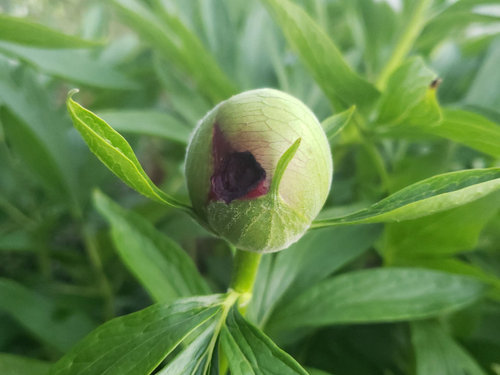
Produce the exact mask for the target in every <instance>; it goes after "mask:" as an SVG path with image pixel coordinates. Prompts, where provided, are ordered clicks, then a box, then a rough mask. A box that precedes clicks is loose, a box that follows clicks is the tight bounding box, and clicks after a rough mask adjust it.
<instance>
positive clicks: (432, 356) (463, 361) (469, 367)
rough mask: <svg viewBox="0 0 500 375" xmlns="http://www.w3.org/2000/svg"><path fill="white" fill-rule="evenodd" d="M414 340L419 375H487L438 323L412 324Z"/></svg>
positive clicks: (417, 374)
mask: <svg viewBox="0 0 500 375" xmlns="http://www.w3.org/2000/svg"><path fill="white" fill-rule="evenodd" d="M411 339H412V344H413V349H414V350H415V358H416V375H434V374H436V375H438V374H439V375H458V374H464V375H465V374H467V375H486V372H484V371H483V370H482V369H481V368H480V367H479V365H478V364H477V363H476V361H475V360H474V359H473V358H472V357H471V356H470V355H469V354H468V353H467V352H466V351H465V350H464V349H462V348H461V347H460V345H458V344H457V343H456V342H455V340H453V338H452V337H451V336H449V335H448V334H447V333H446V332H445V331H444V330H443V328H441V327H440V326H439V323H437V322H433V321H421V322H412V324H411Z"/></svg>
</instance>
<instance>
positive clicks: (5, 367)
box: [0, 353, 50, 375]
mask: <svg viewBox="0 0 500 375" xmlns="http://www.w3.org/2000/svg"><path fill="white" fill-rule="evenodd" d="M49 368H50V364H49V363H48V362H43V361H39V360H36V359H33V358H28V357H21V356H19V355H13V354H7V353H0V374H5V375H46V374H47V373H48V372H49Z"/></svg>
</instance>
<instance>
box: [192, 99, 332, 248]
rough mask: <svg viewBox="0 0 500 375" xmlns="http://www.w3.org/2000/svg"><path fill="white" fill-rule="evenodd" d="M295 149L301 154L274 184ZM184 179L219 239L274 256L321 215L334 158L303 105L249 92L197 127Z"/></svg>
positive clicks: (222, 105) (199, 212) (197, 209)
mask: <svg viewBox="0 0 500 375" xmlns="http://www.w3.org/2000/svg"><path fill="white" fill-rule="evenodd" d="M296 141H297V142H296ZM298 142H300V144H299V143H298ZM292 145H294V150H295V147H296V146H297V145H298V148H297V149H296V152H295V153H294V154H293V152H292V151H290V152H289V154H290V155H291V160H290V161H289V163H288V165H287V166H286V169H285V170H284V172H283V174H282V175H281V174H280V173H279V171H278V173H276V181H274V184H273V178H274V177H275V172H276V167H277V165H278V162H279V161H280V159H281V158H282V156H283V155H284V154H285V152H287V150H291V146H292ZM285 156H286V155H285ZM284 159H285V157H284V158H283V159H281V160H284ZM280 163H281V162H280ZM284 165H286V163H285V164H284ZM279 177H281V180H280V179H279ZM186 179H187V186H188V190H189V195H190V197H191V201H192V204H193V208H194V210H195V212H196V213H197V215H198V216H200V218H201V219H202V220H204V221H205V222H206V223H207V224H208V226H209V227H210V228H212V230H213V231H214V232H215V233H217V234H218V235H220V236H221V237H223V238H225V239H227V240H228V241H229V242H231V243H232V244H233V245H235V246H236V247H237V248H239V249H242V250H249V251H256V252H272V251H278V250H281V249H284V248H286V247H288V246H289V245H290V244H291V243H293V242H295V241H297V240H298V239H299V238H300V237H301V236H302V235H303V234H304V233H305V231H306V230H307V228H309V226H310V224H311V222H312V220H313V219H314V218H315V217H316V215H317V214H318V212H319V211H320V210H321V208H322V206H323V204H324V202H325V200H326V197H327V195H328V192H329V190H330V183H331V179H332V157H331V153H330V147H329V144H328V140H327V138H326V135H325V133H324V132H323V129H322V128H321V125H320V124H319V122H318V120H317V119H316V117H315V116H314V114H313V113H312V112H311V111H310V110H309V109H308V108H307V107H306V106H305V105H304V104H303V103H302V102H301V101H299V100H298V99H296V98H294V97H292V96H290V95H288V94H285V93H283V92H280V91H277V90H272V89H259V90H252V91H247V92H244V93H241V94H239V95H236V96H233V97H232V98H230V99H228V100H226V101H224V102H222V103H219V104H218V105H217V106H216V107H215V108H214V109H212V110H211V111H210V112H209V113H207V114H206V115H205V117H204V118H203V119H202V120H201V121H200V122H199V124H198V126H197V127H196V129H195V131H194V134H193V136H192V138H191V142H190V144H189V146H188V150H187V156H186Z"/></svg>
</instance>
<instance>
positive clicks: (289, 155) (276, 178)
mask: <svg viewBox="0 0 500 375" xmlns="http://www.w3.org/2000/svg"><path fill="white" fill-rule="evenodd" d="M301 140H302V138H297V140H296V141H295V142H293V144H292V145H291V146H290V147H289V148H288V149H287V150H286V151H285V152H284V153H283V155H281V157H280V160H278V163H277V164H276V169H275V170H274V175H273V180H272V182H271V186H270V187H269V193H270V194H273V195H275V196H278V192H279V187H280V183H281V179H282V178H283V174H284V173H285V171H286V168H287V167H288V164H290V162H291V161H292V159H293V157H294V156H295V154H296V153H297V150H298V149H299V147H300V142H301Z"/></svg>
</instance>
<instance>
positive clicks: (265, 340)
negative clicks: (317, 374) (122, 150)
mask: <svg viewBox="0 0 500 375" xmlns="http://www.w3.org/2000/svg"><path fill="white" fill-rule="evenodd" d="M221 347H222V350H223V352H224V354H225V355H226V357H227V361H228V363H229V369H230V370H231V374H233V375H249V374H255V375H257V374H258V375H274V374H280V375H293V374H295V375H296V374H300V375H307V372H306V371H305V370H304V369H303V368H302V367H301V366H300V365H299V364H298V363H297V362H296V361H295V360H294V359H293V358H292V357H291V356H290V355H288V354H287V353H285V352H284V351H283V350H281V349H280V348H278V346H277V345H276V344H275V343H274V342H272V340H271V339H270V338H269V337H267V336H266V335H265V334H264V333H263V332H262V331H261V330H259V329H258V328H257V327H255V326H253V325H252V324H250V323H249V322H247V321H246V320H245V319H244V318H243V317H242V316H241V315H240V313H239V312H238V310H237V308H236V307H233V308H232V309H231V311H230V312H229V314H228V317H227V319H226V325H225V326H224V327H223V328H222V332H221Z"/></svg>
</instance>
